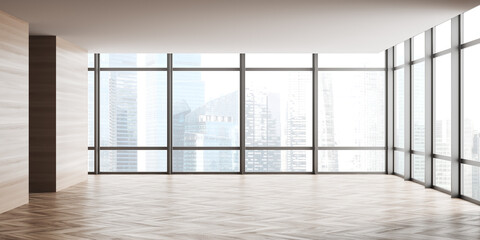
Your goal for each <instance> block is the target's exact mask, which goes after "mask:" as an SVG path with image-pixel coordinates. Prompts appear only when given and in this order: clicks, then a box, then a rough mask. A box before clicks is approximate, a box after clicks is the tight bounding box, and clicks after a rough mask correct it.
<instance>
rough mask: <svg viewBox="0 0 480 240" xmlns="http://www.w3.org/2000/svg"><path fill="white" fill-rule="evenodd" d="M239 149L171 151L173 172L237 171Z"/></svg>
mask: <svg viewBox="0 0 480 240" xmlns="http://www.w3.org/2000/svg"><path fill="white" fill-rule="evenodd" d="M239 156H240V151H235V150H234V151H231V150H185V151H183V150H182V151H178V150H175V151H173V171H174V172H239V171H240V170H239V166H240V163H239V158H240V157H239Z"/></svg>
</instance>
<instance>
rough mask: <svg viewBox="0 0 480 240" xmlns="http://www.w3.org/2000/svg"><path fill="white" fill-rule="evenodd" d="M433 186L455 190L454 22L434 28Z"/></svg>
mask: <svg viewBox="0 0 480 240" xmlns="http://www.w3.org/2000/svg"><path fill="white" fill-rule="evenodd" d="M433 37H434V45H433V50H434V59H433V68H434V72H433V83H434V87H433V91H434V99H433V101H434V108H433V112H434V114H433V154H434V159H433V184H434V186H436V187H439V188H442V189H444V190H447V191H450V188H451V163H450V160H451V159H450V157H451V134H452V130H451V105H452V99H451V56H450V50H451V21H447V22H445V23H442V24H440V25H438V26H436V27H435V28H434V36H433Z"/></svg>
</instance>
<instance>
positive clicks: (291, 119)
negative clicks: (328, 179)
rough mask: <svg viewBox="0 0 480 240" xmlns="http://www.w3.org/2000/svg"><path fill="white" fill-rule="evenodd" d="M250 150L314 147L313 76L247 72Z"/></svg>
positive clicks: (307, 73)
mask: <svg viewBox="0 0 480 240" xmlns="http://www.w3.org/2000/svg"><path fill="white" fill-rule="evenodd" d="M245 127H246V131H245V139H246V145H247V146H257V147H258V146H312V74H311V72H286V71H282V72H247V73H246V102H245Z"/></svg>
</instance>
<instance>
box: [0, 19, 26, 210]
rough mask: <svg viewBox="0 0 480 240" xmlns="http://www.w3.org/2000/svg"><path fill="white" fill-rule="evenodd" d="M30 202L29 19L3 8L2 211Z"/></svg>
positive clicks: (0, 92)
mask: <svg viewBox="0 0 480 240" xmlns="http://www.w3.org/2000/svg"><path fill="white" fill-rule="evenodd" d="M26 203H28V23H26V22H24V21H22V20H19V19H17V18H15V17H12V16H10V15H8V14H6V13H4V12H2V11H0V213H2V212H5V211H8V210H10V209H12V208H15V207H18V206H20V205H23V204H26Z"/></svg>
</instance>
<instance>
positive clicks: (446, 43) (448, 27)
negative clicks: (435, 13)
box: [433, 20, 452, 53]
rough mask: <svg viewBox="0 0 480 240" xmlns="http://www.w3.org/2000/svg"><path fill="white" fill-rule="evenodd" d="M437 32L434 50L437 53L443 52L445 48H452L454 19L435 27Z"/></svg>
mask: <svg viewBox="0 0 480 240" xmlns="http://www.w3.org/2000/svg"><path fill="white" fill-rule="evenodd" d="M434 32H435V36H434V37H435V44H434V47H433V51H434V52H435V53H437V52H441V51H443V50H447V49H450V48H451V47H452V45H451V42H452V37H451V35H452V34H451V32H452V21H451V20H448V21H446V22H444V23H442V24H440V25H438V26H436V27H435V28H434Z"/></svg>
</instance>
